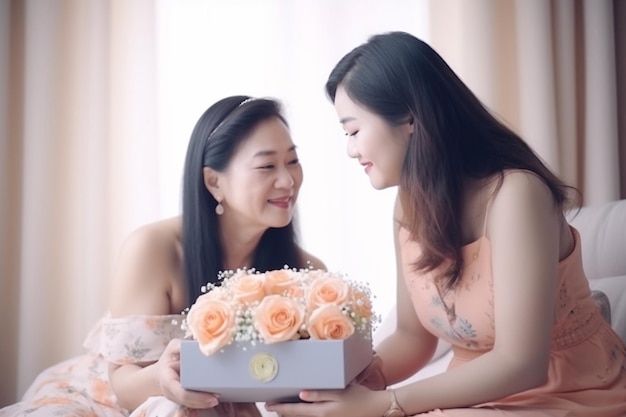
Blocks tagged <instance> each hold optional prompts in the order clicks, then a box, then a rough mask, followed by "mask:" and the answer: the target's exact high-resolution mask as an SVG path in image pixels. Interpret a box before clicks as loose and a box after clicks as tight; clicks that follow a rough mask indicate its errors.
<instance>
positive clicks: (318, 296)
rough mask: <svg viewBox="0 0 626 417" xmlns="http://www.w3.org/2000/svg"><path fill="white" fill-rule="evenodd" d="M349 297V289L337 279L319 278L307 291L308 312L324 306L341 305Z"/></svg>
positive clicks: (342, 281)
mask: <svg viewBox="0 0 626 417" xmlns="http://www.w3.org/2000/svg"><path fill="white" fill-rule="evenodd" d="M349 297H350V287H349V286H348V284H347V283H346V282H345V281H344V280H343V279H341V278H339V277H332V276H331V277H325V276H320V277H318V278H317V279H315V280H314V281H313V284H312V285H311V288H310V289H309V296H308V305H309V310H311V311H312V310H315V309H316V308H317V307H320V306H323V305H325V304H334V305H336V306H341V305H343V304H344V303H345V302H346V301H348V300H349Z"/></svg>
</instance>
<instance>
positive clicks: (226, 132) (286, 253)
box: [182, 96, 305, 303]
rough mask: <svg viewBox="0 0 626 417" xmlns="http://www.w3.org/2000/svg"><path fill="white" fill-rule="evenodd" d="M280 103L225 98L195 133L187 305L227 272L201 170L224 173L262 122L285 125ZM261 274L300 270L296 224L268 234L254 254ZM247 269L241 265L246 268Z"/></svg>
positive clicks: (187, 180) (189, 163) (188, 196)
mask: <svg viewBox="0 0 626 417" xmlns="http://www.w3.org/2000/svg"><path fill="white" fill-rule="evenodd" d="M281 110H282V109H281V105H280V103H279V102H277V101H275V100H270V99H251V98H250V97H248V96H232V97H227V98H224V99H222V100H220V101H218V102H217V103H215V104H213V105H212V106H211V107H209V108H208V109H207V110H206V111H205V112H204V114H202V116H201V117H200V119H199V120H198V122H197V123H196V126H195V127H194V129H193V132H192V134H191V139H190V141H189V146H188V148H187V156H186V159H185V168H184V173H183V205H182V206H183V207H182V218H183V231H182V241H183V253H184V256H183V258H184V273H185V280H186V284H187V285H186V286H187V302H188V303H192V302H193V300H195V299H196V298H197V297H198V296H199V295H200V293H201V292H200V289H201V287H202V286H203V285H206V284H207V283H208V282H212V283H218V274H219V273H220V272H221V271H223V270H224V264H223V253H222V242H221V241H220V234H219V222H218V218H217V217H218V216H217V214H216V213H215V207H216V206H217V201H216V200H215V198H213V195H211V193H210V192H209V191H208V190H207V188H206V186H205V183H204V175H203V168H204V167H210V168H212V169H214V170H216V171H218V172H222V171H224V170H225V169H226V168H227V167H228V165H229V163H230V161H231V160H232V158H233V156H234V155H235V153H236V152H237V150H238V149H239V147H240V145H241V144H242V143H243V142H244V141H245V140H246V139H247V138H248V135H249V133H250V132H251V131H252V130H253V128H254V127H256V126H257V125H258V124H259V123H260V122H263V121H265V120H268V119H272V118H279V119H280V120H281V121H282V122H283V123H285V125H287V121H286V120H285V118H284V117H283V116H282V112H281ZM253 262H254V264H253V265H245V266H247V267H248V268H255V269H256V270H258V271H262V272H264V271H268V270H272V269H281V268H283V266H285V265H289V266H290V267H295V268H302V267H305V265H303V260H302V259H301V256H300V251H299V248H298V246H297V244H296V235H295V230H294V226H293V224H292V222H290V223H289V224H288V225H287V226H285V227H281V228H269V229H268V230H266V231H265V233H264V234H263V236H262V237H261V240H260V241H259V244H258V246H257V248H256V251H255V254H254V261H253ZM243 266H244V265H242V267H243Z"/></svg>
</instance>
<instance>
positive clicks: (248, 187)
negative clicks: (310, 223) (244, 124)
mask: <svg viewBox="0 0 626 417" xmlns="http://www.w3.org/2000/svg"><path fill="white" fill-rule="evenodd" d="M216 175H217V177H218V183H219V188H220V190H221V192H222V198H223V199H222V201H221V203H222V205H223V206H224V214H223V217H224V219H229V220H233V221H235V222H237V223H238V224H240V226H244V227H245V226H252V227H259V228H262V229H263V228H268V227H283V226H286V225H287V224H289V222H290V221H291V219H292V217H293V211H294V205H295V203H296V199H297V197H298V191H299V190H300V186H301V185H302V179H303V175H302V167H301V165H300V161H299V160H298V155H297V153H296V147H295V145H294V144H293V141H292V140H291V135H290V134H289V130H288V128H287V126H285V124H284V123H283V122H282V121H281V120H280V119H279V118H271V119H268V120H265V121H262V122H261V123H259V124H258V125H257V126H256V127H255V128H254V129H253V130H252V131H251V132H250V134H249V135H248V138H247V139H246V140H244V142H242V144H241V145H240V147H239V149H237V151H236V153H235V155H234V156H233V158H232V160H231V161H230V163H229V165H228V167H227V169H226V170H225V171H224V172H219V173H217V174H216Z"/></svg>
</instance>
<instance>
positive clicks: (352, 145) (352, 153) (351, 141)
mask: <svg viewBox="0 0 626 417" xmlns="http://www.w3.org/2000/svg"><path fill="white" fill-rule="evenodd" d="M346 153H347V154H348V156H349V157H350V158H356V157H358V156H359V153H358V152H357V150H356V139H355V138H354V137H353V136H349V137H348V143H347V145H346Z"/></svg>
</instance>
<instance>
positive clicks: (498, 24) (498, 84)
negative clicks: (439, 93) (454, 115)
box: [429, 0, 626, 205]
mask: <svg viewBox="0 0 626 417" xmlns="http://www.w3.org/2000/svg"><path fill="white" fill-rule="evenodd" d="M429 4H430V25H431V26H430V27H431V37H430V41H431V45H432V46H433V47H435V49H437V50H438V51H439V53H440V54H441V55H442V56H443V57H444V59H446V60H447V61H448V63H449V64H450V66H451V67H452V68H453V69H454V70H455V71H456V72H457V73H458V74H459V76H460V77H461V78H462V79H463V80H464V81H465V82H466V83H467V84H468V85H469V86H470V88H472V89H473V91H474V92H476V93H477V95H478V96H479V97H480V99H481V100H482V101H483V102H484V103H485V104H486V105H487V106H488V107H490V108H491V109H492V110H494V111H495V113H497V114H498V115H499V116H500V117H501V118H502V119H503V120H504V121H506V122H507V123H508V124H509V126H511V127H512V128H514V129H515V130H516V131H517V132H518V133H520V134H521V135H522V136H523V137H524V139H525V140H526V141H527V142H528V143H529V144H530V145H531V146H532V147H533V148H534V149H535V150H536V151H537V152H538V153H539V155H540V156H541V157H542V158H543V159H544V160H545V161H546V162H547V163H548V164H549V165H550V166H551V168H552V169H553V170H555V171H556V172H557V173H558V174H559V175H560V176H561V177H562V178H563V179H564V180H565V181H567V182H568V183H570V184H572V185H575V186H577V187H578V188H579V189H580V190H581V191H582V193H583V202H584V204H587V205H588V204H596V203H602V202H605V201H612V200H616V199H619V198H625V197H626V164H625V163H624V162H626V1H624V0H473V1H465V0H432V1H430V3H429Z"/></svg>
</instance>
